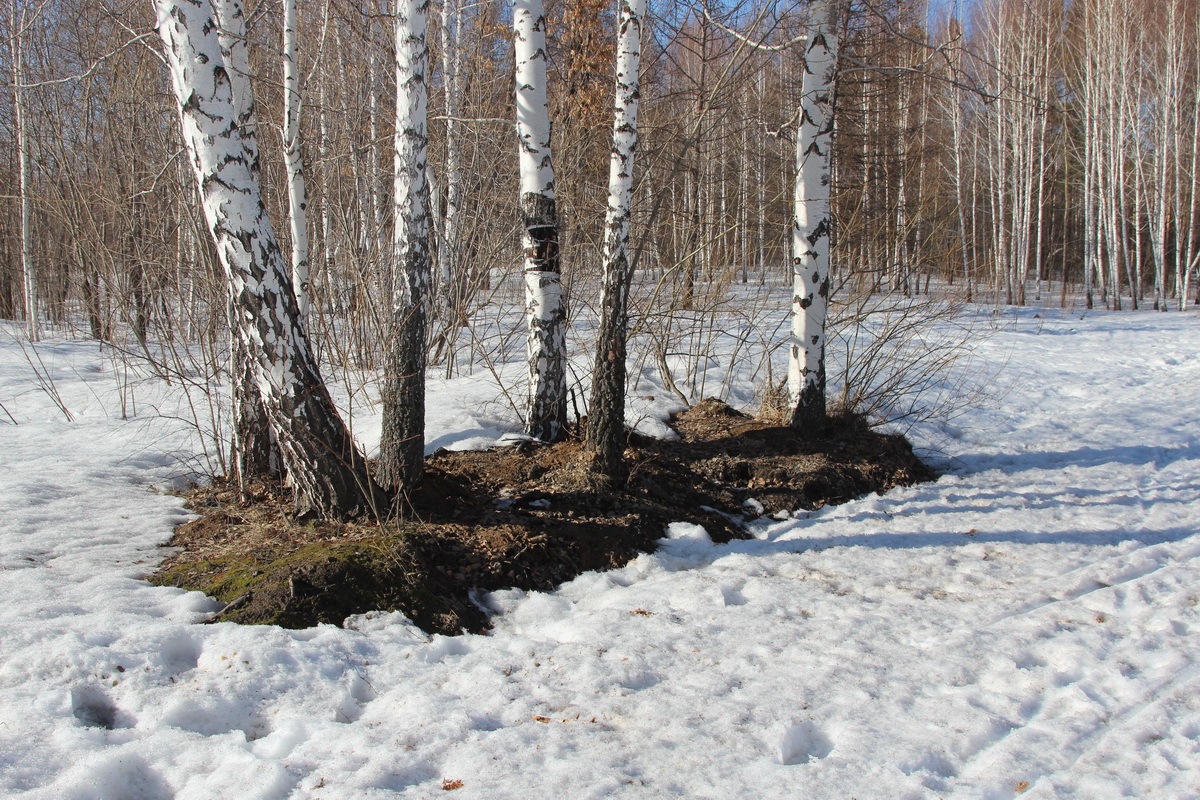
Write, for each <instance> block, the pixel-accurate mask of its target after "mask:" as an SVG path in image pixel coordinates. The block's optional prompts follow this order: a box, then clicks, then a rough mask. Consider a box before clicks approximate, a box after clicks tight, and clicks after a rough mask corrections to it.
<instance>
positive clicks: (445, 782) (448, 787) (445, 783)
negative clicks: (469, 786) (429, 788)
mask: <svg viewBox="0 0 1200 800" xmlns="http://www.w3.org/2000/svg"><path fill="white" fill-rule="evenodd" d="M462 787H463V782H462V781H460V780H457V779H455V780H451V779H450V778H442V789H444V790H445V791H447V792H452V791H454V790H455V789H461V788H462Z"/></svg>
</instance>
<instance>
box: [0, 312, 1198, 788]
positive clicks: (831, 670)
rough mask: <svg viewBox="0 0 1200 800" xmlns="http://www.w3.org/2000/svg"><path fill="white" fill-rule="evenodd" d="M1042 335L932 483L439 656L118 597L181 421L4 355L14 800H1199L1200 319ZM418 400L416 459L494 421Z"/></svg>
mask: <svg viewBox="0 0 1200 800" xmlns="http://www.w3.org/2000/svg"><path fill="white" fill-rule="evenodd" d="M1042 316H1043V318H1040V319H1035V318H1032V317H1031V316H1030V317H1026V318H1022V319H1020V320H1015V321H1010V322H1007V323H1005V324H1004V325H1003V327H1002V328H1001V330H999V332H997V333H996V334H995V335H994V336H992V337H991V338H990V339H989V340H987V341H986V342H985V343H983V344H981V345H980V347H979V349H978V351H977V358H978V361H977V364H978V365H979V368H986V367H987V366H988V365H992V366H999V365H1001V364H1006V366H1005V367H1004V371H1003V372H1002V373H1001V379H1000V381H999V382H998V389H999V388H1002V389H1004V390H1006V391H1005V392H1004V394H1003V396H1002V397H1001V396H1000V393H999V392H998V393H997V400H996V402H995V403H994V404H993V405H992V406H990V407H987V408H985V409H984V410H980V411H974V412H971V413H970V414H968V415H967V416H965V417H963V418H961V419H959V420H957V421H956V422H955V426H956V427H953V428H950V427H942V428H939V429H935V428H923V429H918V430H916V431H914V432H913V435H914V437H915V438H916V440H917V442H918V444H919V445H920V444H924V445H925V446H928V447H931V448H936V449H937V450H938V451H939V453H940V455H939V456H938V458H939V459H940V462H939V463H940V465H941V466H942V467H943V469H946V470H948V473H947V474H946V475H945V476H944V477H942V478H941V479H940V480H939V481H938V482H937V483H934V484H930V485H924V486H918V487H913V488H910V489H904V490H897V491H893V492H891V493H889V494H888V495H886V496H883V497H868V498H864V499H861V500H858V501H856V502H852V503H849V504H847V505H843V506H840V507H837V508H830V509H825V510H823V511H820V512H818V513H814V514H811V515H802V516H801V517H800V518H797V519H789V520H782V521H777V522H773V523H771V524H764V525H763V526H762V527H760V528H759V529H758V530H757V536H758V538H757V539H756V540H753V541H745V542H736V543H732V544H730V545H725V546H713V545H712V544H710V543H709V542H708V541H707V539H706V537H705V536H704V535H703V533H702V531H699V530H695V529H692V528H689V527H687V526H678V525H677V526H674V527H673V528H672V530H671V532H670V533H671V535H672V537H673V538H672V539H671V540H670V542H669V543H668V544H667V545H666V546H665V547H664V548H663V549H662V550H661V551H660V552H659V553H657V554H655V555H650V556H643V557H641V558H639V559H637V560H636V561H635V562H633V563H632V564H630V565H629V566H627V567H626V568H624V569H621V570H618V571H615V572H611V573H606V574H594V573H592V574H587V575H584V576H582V577H580V578H578V579H577V580H575V581H573V582H572V583H570V584H568V585H566V586H564V587H562V589H561V590H560V591H558V592H555V593H552V594H541V593H532V594H526V593H524V592H515V591H510V592H499V593H496V594H494V595H490V596H489V597H488V598H487V599H488V602H490V603H491V604H492V605H493V606H494V607H495V608H496V609H497V611H498V612H499V614H498V616H497V617H496V621H495V622H496V624H495V630H494V632H493V633H491V634H490V635H487V636H475V635H471V636H463V637H457V638H445V637H440V636H435V637H432V638H430V637H427V636H425V635H424V634H422V633H421V632H420V631H418V630H416V629H414V628H412V627H411V626H409V625H408V624H406V622H405V621H404V620H403V619H402V618H401V617H400V616H399V615H395V614H392V615H376V616H367V617H362V618H358V619H355V620H352V621H351V624H350V625H349V626H348V627H347V628H345V629H342V628H335V627H331V626H322V627H319V628H314V629H311V630H305V631H285V630H281V629H278V628H268V627H238V626H235V625H233V624H229V623H223V624H219V625H201V624H199V623H200V622H201V621H202V620H203V619H204V618H205V617H206V615H208V614H209V613H210V612H211V611H213V610H214V608H215V605H214V603H213V602H212V601H210V600H208V599H206V598H204V597H203V596H200V595H198V594H194V593H185V592H182V591H180V590H174V589H163V588H153V587H151V586H149V585H148V584H146V583H144V582H142V581H140V580H139V577H140V576H142V575H144V574H146V573H147V572H148V571H149V570H151V569H152V568H153V565H154V563H155V562H156V560H157V559H159V558H160V557H161V551H159V550H157V549H156V545H157V544H158V543H160V542H162V541H163V540H165V539H166V538H167V537H168V536H169V535H170V533H171V528H172V526H173V525H175V524H176V523H178V522H180V521H181V520H183V519H185V518H186V512H185V511H184V510H183V509H182V507H181V504H180V501H179V500H178V499H177V498H175V497H173V496H170V495H167V494H163V493H161V492H160V491H157V489H162V488H164V487H167V486H170V485H171V484H172V482H173V481H177V480H178V479H179V477H180V476H181V475H182V474H184V473H185V472H186V468H187V465H189V464H192V463H194V462H193V461H191V460H190V459H192V458H193V457H194V454H195V453H196V451H197V447H198V445H197V442H196V441H195V438H194V437H193V436H192V435H191V434H190V433H189V431H188V428H187V426H186V425H184V424H182V423H180V422H178V421H173V420H172V419H171V418H172V417H183V418H187V417H189V414H188V413H186V412H187V409H186V408H185V409H180V408H178V407H177V404H179V403H180V402H181V401H180V399H179V398H180V396H179V395H178V394H177V393H175V392H174V391H173V390H172V389H170V388H167V387H163V386H162V385H161V384H159V383H158V382H156V381H149V380H145V381H140V382H132V381H131V380H126V379H124V378H123V376H122V374H120V373H119V371H115V370H114V367H115V362H112V361H110V360H107V359H106V358H105V357H103V356H101V355H100V354H98V353H97V350H96V347H95V345H93V344H88V343H82V342H69V341H50V342H48V343H45V344H42V345H39V346H38V349H37V354H36V355H35V354H33V353H31V352H30V351H28V350H25V351H23V350H22V349H21V347H20V346H19V345H18V343H17V341H16V339H15V338H14V336H13V329H12V328H8V329H7V330H6V331H0V404H2V405H3V408H2V409H0V796H4V797H28V798H31V799H32V798H46V799H47V800H51V799H52V800H85V799H91V798H105V800H164V799H165V798H178V800H203V799H206V798H238V799H240V798H246V799H247V800H250V799H251V798H253V799H254V800H267V799H268V798H313V799H314V800H315V798H322V799H323V800H337V799H339V798H342V799H344V800H370V799H371V798H392V797H411V798H433V797H442V796H445V795H444V794H443V792H444V791H454V792H456V793H455V794H453V795H450V796H452V797H455V798H461V799H462V800H467V799H468V798H479V799H481V800H500V799H501V798H528V797H531V796H536V797H551V798H602V797H604V798H607V797H613V798H625V797H628V798H652V797H691V798H721V799H722V800H728V799H729V798H784V797H787V798H815V799H817V800H820V799H821V798H830V799H832V798H838V799H839V800H847V799H848V798H851V797H853V798H858V800H866V799H867V798H883V799H886V800H900V799H905V798H934V797H940V798H963V799H964V800H965V799H966V798H972V799H974V798H1011V797H1016V796H1021V797H1029V798H1117V797H1131V798H1185V797H1197V796H1200V635H1198V634H1200V535H1198V529H1200V420H1198V417H1197V398H1200V325H1198V324H1197V323H1198V322H1200V320H1198V319H1197V317H1196V316H1195V315H1194V314H1187V315H1181V314H1174V313H1172V314H1153V313H1148V312H1143V313H1140V314H1117V313H1095V314H1089V315H1087V317H1086V318H1085V319H1081V318H1080V317H1079V315H1078V314H1075V315H1072V316H1065V315H1054V314H1047V313H1046V312H1043V314H1042ZM39 359H40V361H39ZM34 366H37V367H38V368H37V370H36V371H35V370H34V368H33V367H34ZM435 385H436V387H437V388H436V390H435V391H436V397H435V399H434V400H433V401H432V402H431V404H430V405H431V407H433V408H437V409H439V413H438V415H437V416H436V417H435V418H434V419H433V429H432V430H431V431H430V435H429V439H430V441H431V442H437V443H438V444H441V445H446V444H448V443H452V442H454V441H455V440H456V439H460V438H463V439H473V440H479V439H480V438H485V439H486V438H487V436H490V435H492V434H491V433H490V431H492V429H493V428H496V427H497V426H498V425H500V424H501V423H498V422H497V421H496V420H494V419H482V418H481V417H480V416H479V413H478V410H477V408H476V406H475V405H471V404H474V403H475V402H476V401H477V399H478V397H479V390H478V389H477V388H476V389H472V388H471V387H470V386H466V385H464V384H462V383H460V382H455V381H449V382H442V381H439V382H437V383H436V384H435ZM464 403H466V404H467V405H464ZM60 406H61V407H60ZM123 406H124V408H125V411H126V416H127V417H128V418H123V417H122V413H121V411H122V407H123ZM62 407H65V408H66V409H67V411H69V412H70V415H71V416H72V417H73V421H68V419H67V414H66V413H64V411H63V410H62ZM452 409H458V411H457V412H452V411H451V410H452ZM14 423H15V424H14ZM459 782H461V786H460V785H459ZM456 787H457V788H456Z"/></svg>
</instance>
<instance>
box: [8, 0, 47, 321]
mask: <svg viewBox="0 0 1200 800" xmlns="http://www.w3.org/2000/svg"><path fill="white" fill-rule="evenodd" d="M9 22H10V24H11V27H10V31H11V34H12V39H11V40H10V41H9V46H10V47H11V48H12V82H13V89H12V93H13V113H14V116H15V119H14V120H13V122H14V123H16V128H17V159H18V162H19V170H20V179H19V192H20V195H21V200H20V203H21V278H22V282H23V293H24V300H25V335H26V336H28V337H29V341H31V342H36V341H37V340H38V339H39V338H40V337H41V331H40V330H39V328H38V310H37V307H38V302H37V273H36V271H35V270H36V268H35V267H34V263H33V199H32V198H31V197H30V192H31V191H32V189H33V187H32V183H33V172H32V160H31V159H30V155H29V131H28V130H27V126H28V116H27V113H26V109H25V87H24V83H25V69H24V66H25V64H24V52H23V49H24V48H23V45H24V42H23V41H22V40H23V36H22V34H21V30H22V28H24V26H25V18H24V14H22V15H21V16H20V17H18V16H17V3H16V2H15V0H14V2H13V4H12V6H11V7H10V15H9Z"/></svg>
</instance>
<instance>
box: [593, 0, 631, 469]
mask: <svg viewBox="0 0 1200 800" xmlns="http://www.w3.org/2000/svg"><path fill="white" fill-rule="evenodd" d="M645 13H646V0H621V10H620V17H619V19H618V22H617V25H618V34H617V75H616V91H615V95H616V99H615V111H614V115H613V133H612V154H611V155H610V157H609V161H608V210H607V212H606V214H605V221H604V274H603V279H602V280H603V293H602V295H601V299H600V329H599V332H598V334H597V341H596V363H595V369H594V371H593V373H592V394H591V401H590V402H589V404H588V427H587V444H586V448H587V450H588V452H589V453H590V454H591V457H592V465H591V466H592V470H593V472H594V473H596V474H597V475H600V476H602V477H603V478H606V479H609V480H613V479H616V478H617V476H618V475H619V473H620V467H621V459H622V455H623V454H624V452H625V378H626V373H625V347H626V335H627V331H628V327H629V311H628V309H629V285H630V283H631V282H632V280H633V271H632V265H631V264H630V261H629V225H630V221H631V219H632V216H633V160H634V154H635V153H636V152H637V144H638V127H637V125H638V97H639V95H638V92H639V86H640V83H641V69H642V67H641V64H642V19H643V17H644V16H645Z"/></svg>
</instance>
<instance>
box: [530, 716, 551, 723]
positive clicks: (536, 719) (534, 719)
mask: <svg viewBox="0 0 1200 800" xmlns="http://www.w3.org/2000/svg"><path fill="white" fill-rule="evenodd" d="M533 721H534V722H549V721H550V718H549V717H540V716H537V715H534V718H533Z"/></svg>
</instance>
